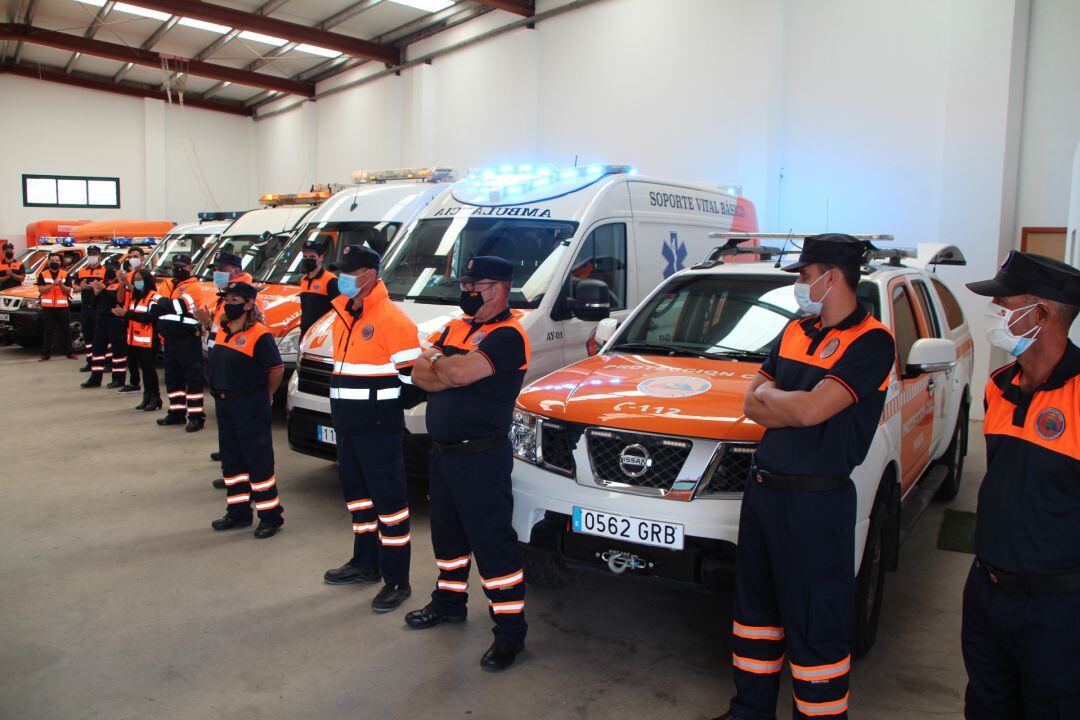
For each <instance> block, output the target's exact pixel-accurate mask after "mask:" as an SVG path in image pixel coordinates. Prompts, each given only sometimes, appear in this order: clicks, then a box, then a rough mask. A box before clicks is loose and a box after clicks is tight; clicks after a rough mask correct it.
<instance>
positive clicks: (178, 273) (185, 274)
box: [172, 267, 191, 280]
mask: <svg viewBox="0 0 1080 720" xmlns="http://www.w3.org/2000/svg"><path fill="white" fill-rule="evenodd" d="M172 276H173V277H174V278H176V279H177V280H187V279H188V278H189V277H191V271H190V270H188V269H187V268H182V267H175V268H173V271H172Z"/></svg>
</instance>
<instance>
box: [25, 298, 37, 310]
mask: <svg viewBox="0 0 1080 720" xmlns="http://www.w3.org/2000/svg"><path fill="white" fill-rule="evenodd" d="M23 302H24V305H23V308H25V309H26V310H40V309H41V298H27V299H26V300H24V301H23Z"/></svg>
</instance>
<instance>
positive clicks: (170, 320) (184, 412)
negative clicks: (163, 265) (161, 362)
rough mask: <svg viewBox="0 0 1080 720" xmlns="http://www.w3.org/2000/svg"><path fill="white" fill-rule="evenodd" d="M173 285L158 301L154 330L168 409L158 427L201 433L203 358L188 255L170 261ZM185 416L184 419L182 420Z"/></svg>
mask: <svg viewBox="0 0 1080 720" xmlns="http://www.w3.org/2000/svg"><path fill="white" fill-rule="evenodd" d="M172 264H173V284H172V287H171V288H170V289H169V292H168V294H167V295H164V296H163V297H162V298H161V299H160V300H159V301H158V307H159V310H158V312H157V321H158V322H157V330H158V332H159V333H160V334H161V338H162V340H163V341H164V343H165V347H164V354H165V392H166V393H168V396H169V409H168V412H167V413H166V414H165V417H163V418H158V420H157V424H158V425H163V426H164V425H184V424H185V423H187V424H186V427H185V429H186V430H187V431H188V432H198V431H199V430H202V428H203V423H204V422H205V421H206V414H205V411H204V410H203V384H204V382H205V380H204V373H203V367H204V364H203V356H202V348H201V347H200V345H199V327H200V326H199V319H198V318H197V317H196V316H195V312H196V309H197V307H198V304H197V303H198V294H199V281H198V279H197V278H195V277H193V276H192V274H191V265H192V260H191V256H190V255H188V254H187V253H180V254H178V255H176V256H175V257H173V262H172ZM185 416H186V417H185Z"/></svg>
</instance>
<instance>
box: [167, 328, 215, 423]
mask: <svg viewBox="0 0 1080 720" xmlns="http://www.w3.org/2000/svg"><path fill="white" fill-rule="evenodd" d="M164 351H165V392H166V393H168V396H169V415H184V414H185V413H186V414H187V416H188V419H191V418H204V417H206V414H205V412H204V411H203V386H204V383H205V380H206V376H205V374H204V372H203V356H202V346H201V345H200V343H199V336H198V335H172V336H170V337H168V338H166V339H165V348H164Z"/></svg>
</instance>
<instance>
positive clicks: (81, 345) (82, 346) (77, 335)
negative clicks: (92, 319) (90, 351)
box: [68, 315, 86, 355]
mask: <svg viewBox="0 0 1080 720" xmlns="http://www.w3.org/2000/svg"><path fill="white" fill-rule="evenodd" d="M68 328H69V330H70V331H71V352H73V353H75V354H76V355H82V354H83V353H84V352H86V339H85V338H84V337H83V334H82V319H81V318H80V317H79V316H78V315H72V316H71V322H70V323H68Z"/></svg>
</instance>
